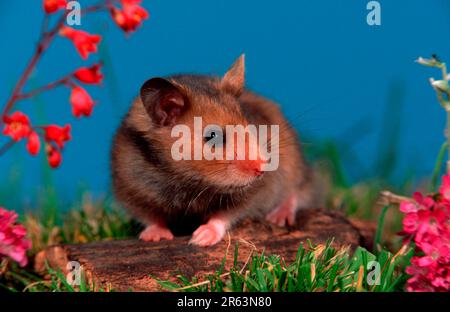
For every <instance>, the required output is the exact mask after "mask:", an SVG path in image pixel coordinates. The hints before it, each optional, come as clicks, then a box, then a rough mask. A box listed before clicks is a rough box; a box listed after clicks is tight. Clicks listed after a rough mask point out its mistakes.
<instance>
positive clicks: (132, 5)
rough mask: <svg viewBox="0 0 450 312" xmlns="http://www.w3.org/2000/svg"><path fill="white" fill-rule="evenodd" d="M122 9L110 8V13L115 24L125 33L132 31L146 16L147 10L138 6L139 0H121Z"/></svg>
mask: <svg viewBox="0 0 450 312" xmlns="http://www.w3.org/2000/svg"><path fill="white" fill-rule="evenodd" d="M120 2H121V4H122V9H118V8H116V7H112V8H111V15H112V18H113V20H114V21H115V22H116V24H117V25H118V26H119V27H120V28H122V29H123V30H124V31H125V32H126V33H129V32H133V31H135V30H136V28H137V27H139V26H140V25H141V23H142V20H144V19H147V18H148V16H149V15H148V12H147V11H146V10H145V9H144V8H143V7H141V6H140V4H141V0H121V1H120Z"/></svg>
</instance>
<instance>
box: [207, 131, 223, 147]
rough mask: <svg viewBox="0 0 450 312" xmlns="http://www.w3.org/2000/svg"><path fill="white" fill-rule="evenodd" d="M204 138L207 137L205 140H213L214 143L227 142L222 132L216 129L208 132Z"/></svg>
mask: <svg viewBox="0 0 450 312" xmlns="http://www.w3.org/2000/svg"><path fill="white" fill-rule="evenodd" d="M204 139H205V142H209V141H211V140H213V142H212V143H214V144H220V143H225V137H224V135H223V134H222V132H220V131H215V130H212V131H210V132H208V133H207V134H206V135H205V137H204Z"/></svg>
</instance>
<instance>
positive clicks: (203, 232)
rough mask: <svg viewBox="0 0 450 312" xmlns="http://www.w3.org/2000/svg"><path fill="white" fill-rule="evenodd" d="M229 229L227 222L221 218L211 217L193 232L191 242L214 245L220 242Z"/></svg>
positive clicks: (200, 244)
mask: <svg viewBox="0 0 450 312" xmlns="http://www.w3.org/2000/svg"><path fill="white" fill-rule="evenodd" d="M226 230H227V224H226V223H225V222H224V221H222V220H219V219H211V220H209V221H208V223H206V224H203V225H201V226H199V227H198V229H197V230H195V232H194V233H193V234H192V238H191V240H190V241H189V244H193V245H197V246H200V247H206V246H212V245H215V244H217V243H218V242H220V240H221V239H222V238H223V236H224V235H225V232H226Z"/></svg>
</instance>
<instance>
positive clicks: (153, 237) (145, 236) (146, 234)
mask: <svg viewBox="0 0 450 312" xmlns="http://www.w3.org/2000/svg"><path fill="white" fill-rule="evenodd" d="M139 239H141V240H143V241H145V242H159V241H160V240H161V239H168V240H171V239H173V234H172V232H171V231H170V230H169V229H168V228H166V227H164V226H161V225H158V224H151V225H149V226H147V227H146V228H145V230H143V231H142V232H141V234H139Z"/></svg>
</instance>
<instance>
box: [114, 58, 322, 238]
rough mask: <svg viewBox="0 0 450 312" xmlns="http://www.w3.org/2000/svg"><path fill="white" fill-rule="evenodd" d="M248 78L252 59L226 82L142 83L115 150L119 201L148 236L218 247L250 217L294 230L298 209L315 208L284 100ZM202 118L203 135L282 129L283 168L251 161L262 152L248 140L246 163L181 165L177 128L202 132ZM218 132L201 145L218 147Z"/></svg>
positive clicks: (182, 78) (199, 78)
mask: <svg viewBox="0 0 450 312" xmlns="http://www.w3.org/2000/svg"><path fill="white" fill-rule="evenodd" d="M244 77H245V65H244V55H242V56H240V57H239V58H238V59H237V61H236V62H235V63H234V64H233V65H232V66H231V68H230V69H229V70H228V71H227V72H226V74H225V75H224V76H223V77H215V76H205V75H175V76H170V77H167V78H152V79H150V80H148V81H146V82H145V83H144V85H143V86H142V87H141V89H140V95H139V96H138V97H137V99H136V100H135V101H134V103H133V104H132V106H131V108H130V110H129V112H128V113H127V114H126V116H125V117H124V119H123V121H122V123H121V125H120V127H119V128H118V130H117V133H116V135H115V137H114V140H113V144H112V152H111V154H112V156H111V171H112V187H113V192H114V195H115V197H116V199H117V200H118V201H119V202H120V203H121V204H122V205H123V206H124V207H125V208H126V210H128V211H129V212H130V213H131V215H132V216H134V218H136V219H137V220H138V221H139V222H141V223H142V224H143V225H145V229H144V230H143V231H142V232H141V233H140V236H139V237H140V239H141V240H144V241H159V240H162V239H168V240H170V239H173V237H174V235H187V234H192V238H191V239H190V243H191V244H194V245H197V246H211V245H214V244H216V243H218V242H219V241H220V240H221V239H222V238H223V237H224V235H225V233H226V231H227V230H228V229H230V228H231V227H232V226H233V224H235V223H236V222H238V221H239V220H240V219H242V218H244V217H263V216H265V218H266V219H267V220H268V221H271V222H273V223H275V224H276V225H278V226H292V225H294V223H295V216H296V211H297V210H298V209H300V208H313V207H314V205H315V203H316V201H317V196H318V194H317V189H316V186H315V183H314V172H313V170H312V169H311V167H310V166H308V164H307V163H306V161H305V159H304V157H303V154H302V151H301V145H300V141H299V138H298V136H297V134H296V131H295V130H294V129H293V128H292V127H291V126H290V125H289V123H288V122H287V121H286V119H285V117H284V116H283V114H282V113H281V111H280V109H279V107H278V106H277V104H275V103H273V102H271V101H270V100H267V99H265V98H264V97H262V96H259V95H257V94H255V93H252V92H251V91H249V90H247V89H246V88H245V78H244ZM195 117H197V118H198V117H201V119H202V124H203V127H204V128H203V129H202V131H206V130H205V128H206V126H207V125H209V124H214V125H218V126H219V127H223V128H225V126H226V125H244V126H245V125H278V126H279V138H278V141H277V142H278V143H277V144H278V145H276V146H275V147H272V148H278V158H279V159H278V167H277V169H276V170H272V171H265V170H262V168H263V165H265V164H267V162H268V161H269V159H267V157H266V158H264V157H262V155H261V154H257V156H256V157H254V158H253V159H250V157H247V156H248V155H247V154H250V148H255V146H250V143H248V142H247V141H250V140H247V141H246V142H245V148H246V153H244V154H245V155H244V156H245V157H244V159H242V158H241V159H239V157H237V158H236V159H231V160H228V158H226V159H222V160H220V159H212V160H206V159H204V158H203V159H198V160H195V159H194V160H193V159H190V160H189V159H182V160H175V159H174V157H173V145H174V144H175V143H176V141H177V140H178V139H179V138H177V137H174V136H173V132H172V129H173V127H174V126H176V125H186V126H187V127H188V128H189V129H193V128H194V119H195ZM224 132H225V131H224ZM202 133H204V132H202ZM217 135H218V134H217V133H215V132H211V133H209V134H208V133H206V134H204V136H203V137H200V139H198V137H197V138H196V139H195V138H192V136H191V137H190V138H191V143H192V144H194V143H199V142H196V140H197V141H199V140H200V141H203V142H201V143H204V144H208V141H209V140H210V139H211V138H212V137H216V136H217ZM221 135H222V138H219V143H220V140H223V142H222V143H223V145H224V146H225V147H226V146H227V144H229V142H228V141H226V140H225V139H224V138H225V134H224V133H222V134H221ZM247 138H249V137H247ZM270 138H271V137H270ZM270 138H269V141H270ZM227 140H228V135H227ZM216 142H218V141H217V140H216ZM254 142H255V141H253V145H255V144H256V145H258V144H259V146H256V148H257V150H260V149H261V148H262V147H263V146H261V143H260V142H259V141H256V143H254ZM268 143H271V142H268ZM268 143H266V145H267V144H268ZM215 148H216V147H214V149H215ZM188 150H189V148H188ZM191 153H192V151H191ZM258 153H259V152H258ZM235 155H236V154H235Z"/></svg>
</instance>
